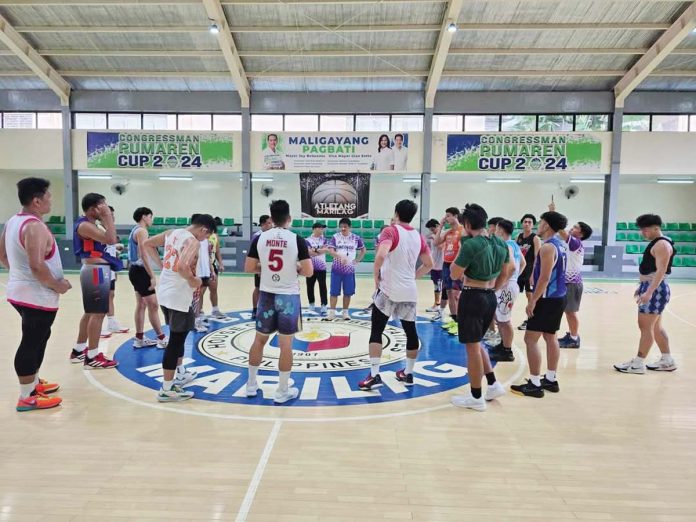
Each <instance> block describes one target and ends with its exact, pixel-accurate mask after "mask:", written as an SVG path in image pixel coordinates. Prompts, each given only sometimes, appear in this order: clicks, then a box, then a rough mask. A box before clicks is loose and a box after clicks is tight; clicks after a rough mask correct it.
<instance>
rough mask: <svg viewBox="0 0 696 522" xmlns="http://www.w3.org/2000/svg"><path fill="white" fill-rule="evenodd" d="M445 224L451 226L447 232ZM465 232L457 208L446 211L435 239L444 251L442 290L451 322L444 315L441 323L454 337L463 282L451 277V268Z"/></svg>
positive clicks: (437, 245) (436, 243)
mask: <svg viewBox="0 0 696 522" xmlns="http://www.w3.org/2000/svg"><path fill="white" fill-rule="evenodd" d="M445 224H448V225H449V226H450V228H449V230H445ZM463 232H464V227H463V226H462V225H461V224H460V223H459V209H458V208H457V207H450V208H448V209H447V210H446V211H445V217H443V218H442V219H441V220H440V234H439V235H438V236H437V237H436V238H435V246H436V247H441V248H442V249H443V263H442V288H443V292H447V301H448V302H449V309H450V319H449V320H447V319H446V318H445V314H443V315H442V319H441V321H442V322H443V323H444V324H443V325H442V328H443V329H445V330H447V331H448V332H449V333H450V334H452V335H456V334H457V328H458V325H457V305H458V304H459V303H458V301H459V292H460V290H461V282H460V281H459V280H457V279H453V278H452V277H451V275H450V267H451V266H452V263H454V260H455V259H457V254H458V253H459V242H460V241H461V238H462V233H463Z"/></svg>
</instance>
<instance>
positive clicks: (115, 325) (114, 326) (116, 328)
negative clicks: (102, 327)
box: [108, 319, 130, 333]
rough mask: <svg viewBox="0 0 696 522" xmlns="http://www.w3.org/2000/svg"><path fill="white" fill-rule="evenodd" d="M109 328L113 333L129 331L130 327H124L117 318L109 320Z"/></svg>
mask: <svg viewBox="0 0 696 522" xmlns="http://www.w3.org/2000/svg"><path fill="white" fill-rule="evenodd" d="M108 329H109V331H110V332H111V333H128V330H130V328H124V327H123V326H121V324H120V323H119V322H118V321H117V320H116V319H113V320H111V321H109V326H108Z"/></svg>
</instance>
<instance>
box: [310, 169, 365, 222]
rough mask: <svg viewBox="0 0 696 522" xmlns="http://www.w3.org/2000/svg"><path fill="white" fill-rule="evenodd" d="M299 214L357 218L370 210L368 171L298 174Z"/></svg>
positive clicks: (316, 216) (317, 216)
mask: <svg viewBox="0 0 696 522" xmlns="http://www.w3.org/2000/svg"><path fill="white" fill-rule="evenodd" d="M300 200H301V202H302V216H303V217H314V218H342V217H349V218H359V217H363V216H367V213H368V211H369V209H370V174H368V173H366V172H360V173H339V172H331V173H325V174H318V173H309V172H301V173H300Z"/></svg>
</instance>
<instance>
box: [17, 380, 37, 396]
mask: <svg viewBox="0 0 696 522" xmlns="http://www.w3.org/2000/svg"><path fill="white" fill-rule="evenodd" d="M35 388H36V385H35V384H34V383H33V382H32V383H29V384H20V385H19V396H20V397H21V398H22V399H26V398H27V397H29V396H31V394H32V392H33V391H34V389H35Z"/></svg>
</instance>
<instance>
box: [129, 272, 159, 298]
mask: <svg viewBox="0 0 696 522" xmlns="http://www.w3.org/2000/svg"><path fill="white" fill-rule="evenodd" d="M128 279H129V280H130V282H131V284H132V285H133V289H134V290H135V291H136V292H137V293H138V295H139V296H141V297H148V296H150V295H153V294H154V293H155V289H154V288H152V289H151V288H150V283H151V282H150V275H149V274H148V273H147V270H145V267H144V266H140V265H131V266H130V267H129V268H128Z"/></svg>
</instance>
